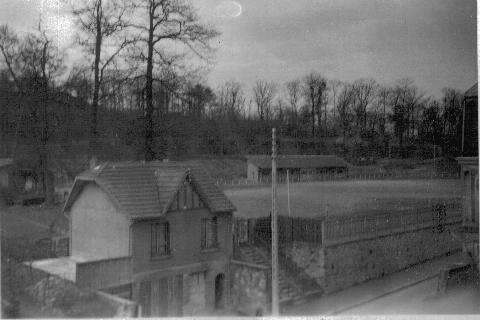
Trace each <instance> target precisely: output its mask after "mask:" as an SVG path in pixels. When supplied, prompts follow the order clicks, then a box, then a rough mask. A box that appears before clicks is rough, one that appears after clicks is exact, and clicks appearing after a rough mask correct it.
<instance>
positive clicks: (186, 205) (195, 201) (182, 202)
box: [170, 178, 205, 211]
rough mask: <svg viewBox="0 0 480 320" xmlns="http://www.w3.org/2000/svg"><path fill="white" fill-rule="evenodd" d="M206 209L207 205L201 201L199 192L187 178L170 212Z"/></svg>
mask: <svg viewBox="0 0 480 320" xmlns="http://www.w3.org/2000/svg"><path fill="white" fill-rule="evenodd" d="M204 207H205V205H204V204H203V201H202V200H201V199H200V197H199V196H198V194H197V192H196V191H195V190H194V189H193V188H192V186H191V184H190V183H189V182H188V178H187V179H186V180H185V181H184V182H183V184H182V186H181V187H180V189H179V190H178V191H177V193H176V195H175V199H173V202H172V204H171V206H170V211H180V210H189V209H198V208H204Z"/></svg>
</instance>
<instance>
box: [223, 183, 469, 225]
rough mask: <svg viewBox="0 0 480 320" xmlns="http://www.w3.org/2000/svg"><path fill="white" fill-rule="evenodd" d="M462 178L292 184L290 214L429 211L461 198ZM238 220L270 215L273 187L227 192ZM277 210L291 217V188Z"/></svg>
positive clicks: (281, 193)
mask: <svg viewBox="0 0 480 320" xmlns="http://www.w3.org/2000/svg"><path fill="white" fill-rule="evenodd" d="M461 192H462V185H461V181H460V180H459V179H457V180H455V179H448V180H446V179H445V180H433V179H429V180H357V181H351V180H341V181H320V182H308V183H294V184H290V213H291V215H292V216H297V217H323V216H326V215H365V214H375V213H382V212H386V211H389V212H392V211H393V212H394V211H401V210H408V209H418V208H423V207H424V208H425V209H426V210H430V209H431V206H432V205H433V204H436V203H439V202H443V201H448V200H452V199H454V198H459V197H461V195H462V193H461ZM225 193H226V195H227V196H228V197H229V199H230V200H231V201H232V202H233V204H234V205H235V206H236V208H237V211H236V212H235V215H236V216H238V217H260V216H267V215H268V214H269V213H270V211H271V207H272V199H271V188H270V187H268V186H267V187H265V186H264V187H258V186H257V187H250V188H236V189H226V190H225ZM277 209H278V213H279V214H280V215H288V199H287V186H286V184H282V185H279V186H278V189H277Z"/></svg>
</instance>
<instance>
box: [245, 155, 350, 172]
mask: <svg viewBox="0 0 480 320" xmlns="http://www.w3.org/2000/svg"><path fill="white" fill-rule="evenodd" d="M247 160H248V162H250V163H252V164H253V165H255V166H257V167H259V168H263V169H270V168H272V157H271V156H267V155H254V156H248V157H247ZM348 166H349V164H348V163H347V162H346V161H345V160H343V159H342V158H340V157H337V156H335V155H279V156H278V157H277V168H278V169H282V168H284V169H291V168H338V167H348Z"/></svg>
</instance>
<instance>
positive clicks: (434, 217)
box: [322, 200, 462, 245]
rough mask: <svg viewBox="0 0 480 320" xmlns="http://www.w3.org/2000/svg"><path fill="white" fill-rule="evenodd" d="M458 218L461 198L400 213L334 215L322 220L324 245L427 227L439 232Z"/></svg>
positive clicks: (459, 220)
mask: <svg viewBox="0 0 480 320" xmlns="http://www.w3.org/2000/svg"><path fill="white" fill-rule="evenodd" d="M461 220H462V208H461V201H460V200H455V201H453V202H449V203H444V204H443V203H439V204H436V205H433V206H432V207H431V208H419V209H417V210H409V211H404V212H400V213H385V214H377V215H372V216H363V217H334V218H328V219H325V220H324V221H323V230H322V232H323V238H322V243H323V244H324V245H328V244H333V243H338V242H346V241H353V240H355V239H359V238H364V237H375V236H379V235H386V234H390V233H392V232H401V231H407V230H412V229H418V228H428V227H431V228H432V231H433V232H443V229H444V226H445V225H446V224H451V223H459V222H461Z"/></svg>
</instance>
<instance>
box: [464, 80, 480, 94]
mask: <svg viewBox="0 0 480 320" xmlns="http://www.w3.org/2000/svg"><path fill="white" fill-rule="evenodd" d="M463 96H464V97H465V98H473V97H478V83H475V84H474V85H473V86H472V87H471V88H470V89H468V90H467V91H465V93H464V94H463Z"/></svg>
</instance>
